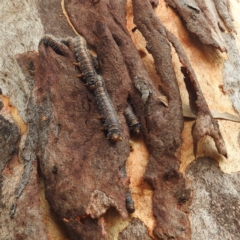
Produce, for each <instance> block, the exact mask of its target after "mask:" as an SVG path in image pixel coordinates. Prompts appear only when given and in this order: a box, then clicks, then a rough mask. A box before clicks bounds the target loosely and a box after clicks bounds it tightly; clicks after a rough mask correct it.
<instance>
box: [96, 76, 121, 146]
mask: <svg viewBox="0 0 240 240" xmlns="http://www.w3.org/2000/svg"><path fill="white" fill-rule="evenodd" d="M94 94H95V98H96V100H97V104H98V107H99V110H100V112H101V115H102V118H103V119H104V129H105V130H107V131H108V134H107V139H109V140H110V141H112V142H117V141H118V140H121V130H120V129H121V128H120V124H119V121H118V118H117V114H116V112H115V109H114V107H113V104H112V102H111V100H110V98H109V96H108V93H107V90H106V88H105V83H104V80H103V78H102V77H101V76H100V75H97V81H96V82H95V90H94Z"/></svg>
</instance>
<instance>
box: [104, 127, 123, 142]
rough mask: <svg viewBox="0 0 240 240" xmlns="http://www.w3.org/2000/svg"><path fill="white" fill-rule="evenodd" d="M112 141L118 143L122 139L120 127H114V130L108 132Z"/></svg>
mask: <svg viewBox="0 0 240 240" xmlns="http://www.w3.org/2000/svg"><path fill="white" fill-rule="evenodd" d="M107 139H109V140H110V141H111V142H113V143H116V142H117V141H118V140H121V139H122V138H121V134H120V132H119V130H118V129H114V131H110V132H109V133H108V137H107Z"/></svg>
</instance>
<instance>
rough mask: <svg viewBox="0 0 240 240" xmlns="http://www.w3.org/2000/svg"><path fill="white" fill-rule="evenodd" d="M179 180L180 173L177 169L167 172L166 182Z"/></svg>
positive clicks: (165, 175) (164, 177)
mask: <svg viewBox="0 0 240 240" xmlns="http://www.w3.org/2000/svg"><path fill="white" fill-rule="evenodd" d="M178 178H179V173H178V172H177V171H176V170H175V169H170V170H168V171H167V172H165V174H164V176H163V179H164V180H165V181H172V180H175V179H178Z"/></svg>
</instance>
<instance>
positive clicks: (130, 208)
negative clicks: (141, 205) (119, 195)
mask: <svg viewBox="0 0 240 240" xmlns="http://www.w3.org/2000/svg"><path fill="white" fill-rule="evenodd" d="M126 209H127V211H128V212H130V213H133V212H135V206H134V201H133V199H132V194H131V191H130V190H128V191H127V193H126Z"/></svg>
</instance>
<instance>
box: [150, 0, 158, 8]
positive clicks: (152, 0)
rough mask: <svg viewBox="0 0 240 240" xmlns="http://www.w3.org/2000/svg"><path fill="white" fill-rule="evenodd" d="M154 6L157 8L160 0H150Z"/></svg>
mask: <svg viewBox="0 0 240 240" xmlns="http://www.w3.org/2000/svg"><path fill="white" fill-rule="evenodd" d="M149 2H150V3H151V5H152V7H153V8H156V7H157V6H158V4H159V0H149Z"/></svg>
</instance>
